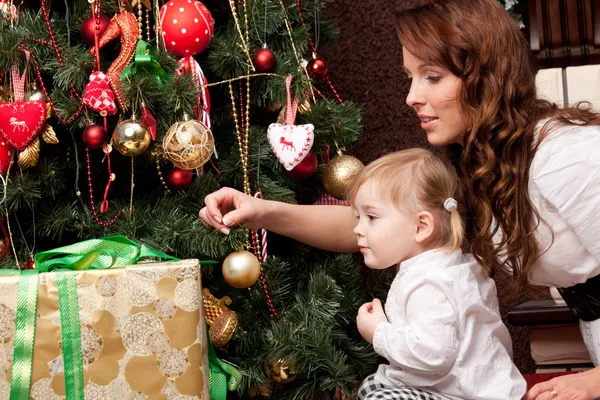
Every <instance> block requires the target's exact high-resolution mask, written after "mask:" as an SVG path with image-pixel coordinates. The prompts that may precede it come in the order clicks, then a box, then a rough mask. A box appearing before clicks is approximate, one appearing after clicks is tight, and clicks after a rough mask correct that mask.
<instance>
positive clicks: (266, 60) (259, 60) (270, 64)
mask: <svg viewBox="0 0 600 400" xmlns="http://www.w3.org/2000/svg"><path fill="white" fill-rule="evenodd" d="M252 64H254V68H255V69H256V71H257V72H273V71H275V64H277V59H276V58H275V54H273V52H272V51H271V50H269V48H268V47H267V46H266V45H265V47H263V48H262V49H260V50H258V51H257V52H256V53H254V57H253V58H252Z"/></svg>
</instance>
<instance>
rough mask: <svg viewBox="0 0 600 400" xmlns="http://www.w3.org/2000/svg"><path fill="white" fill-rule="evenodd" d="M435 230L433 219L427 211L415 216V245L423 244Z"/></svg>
mask: <svg viewBox="0 0 600 400" xmlns="http://www.w3.org/2000/svg"><path fill="white" fill-rule="evenodd" d="M434 229H435V219H434V218H433V214H431V213H430V212H429V211H421V212H420V213H419V214H418V215H417V232H416V235H415V240H416V241H417V243H423V242H424V241H426V240H427V239H429V238H430V237H431V236H432V235H433V230H434Z"/></svg>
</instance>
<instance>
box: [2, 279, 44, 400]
mask: <svg viewBox="0 0 600 400" xmlns="http://www.w3.org/2000/svg"><path fill="white" fill-rule="evenodd" d="M17 274H19V271H18V270H2V271H1V272H0V275H3V276H6V275H17ZM38 276H39V275H38V272H37V271H36V270H25V271H21V272H20V277H19V287H18V289H17V314H16V316H15V319H16V322H15V336H14V352H13V362H12V374H11V381H10V400H20V399H28V398H29V387H30V386H31V371H32V365H33V341H34V339H35V322H36V310H37V291H38Z"/></svg>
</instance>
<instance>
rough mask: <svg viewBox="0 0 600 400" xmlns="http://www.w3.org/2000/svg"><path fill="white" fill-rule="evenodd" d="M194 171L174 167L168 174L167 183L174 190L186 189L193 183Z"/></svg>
mask: <svg viewBox="0 0 600 400" xmlns="http://www.w3.org/2000/svg"><path fill="white" fill-rule="evenodd" d="M193 177H194V171H193V170H191V169H181V168H177V167H175V168H173V169H172V170H170V171H169V175H168V176H167V185H168V186H169V187H170V188H171V189H173V190H184V189H187V187H188V186H190V184H191V183H192V178H193Z"/></svg>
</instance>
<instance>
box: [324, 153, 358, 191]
mask: <svg viewBox="0 0 600 400" xmlns="http://www.w3.org/2000/svg"><path fill="white" fill-rule="evenodd" d="M364 167H365V166H364V164H363V163H362V162H360V160H359V159H358V158H355V157H352V156H348V155H341V156H337V157H336V158H334V159H333V160H331V161H329V162H328V163H327V165H326V166H325V169H324V170H323V187H324V188H325V191H326V192H327V193H328V194H329V195H330V196H332V197H335V198H336V199H338V200H345V199H346V195H347V193H346V190H347V189H348V187H349V186H350V185H351V184H352V182H353V181H354V178H356V175H358V173H359V172H360V171H361V170H362V169H363V168H364Z"/></svg>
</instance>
